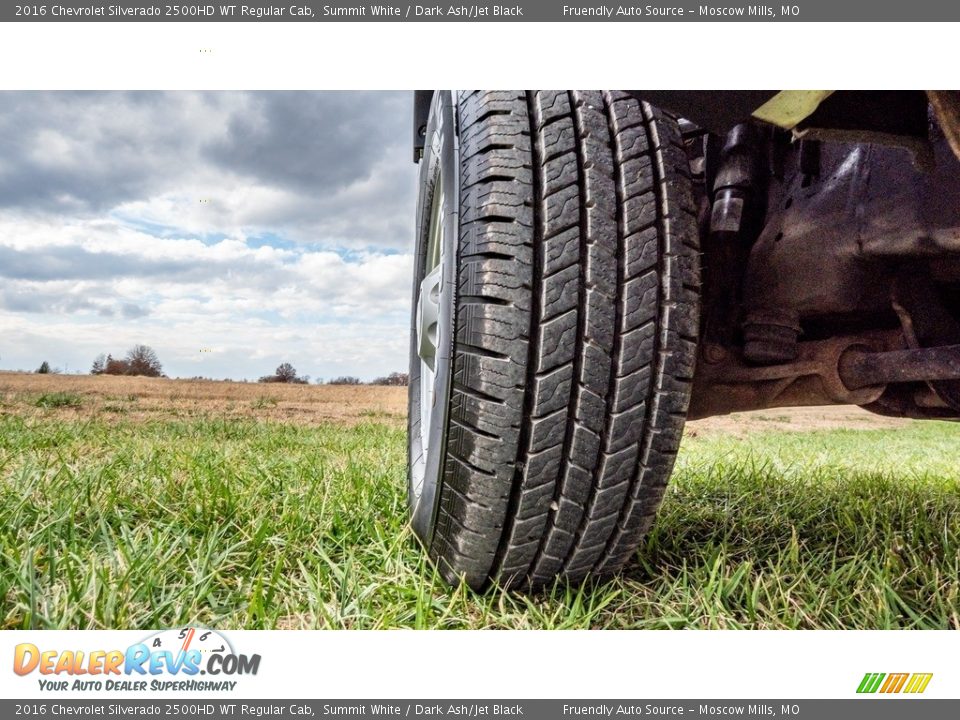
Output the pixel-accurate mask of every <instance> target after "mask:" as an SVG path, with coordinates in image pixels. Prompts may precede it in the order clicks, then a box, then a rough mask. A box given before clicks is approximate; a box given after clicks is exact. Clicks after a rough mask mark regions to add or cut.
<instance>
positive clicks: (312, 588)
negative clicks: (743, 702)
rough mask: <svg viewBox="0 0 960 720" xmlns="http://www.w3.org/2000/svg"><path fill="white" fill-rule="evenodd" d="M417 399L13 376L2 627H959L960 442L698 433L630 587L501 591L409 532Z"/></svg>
mask: <svg viewBox="0 0 960 720" xmlns="http://www.w3.org/2000/svg"><path fill="white" fill-rule="evenodd" d="M404 395H405V390H404V389H394V388H366V387H361V388H331V387H318V386H309V387H303V386H298V387H278V386H273V385H271V386H263V385H255V384H239V383H215V382H185V381H172V380H140V379H130V378H107V377H64V376H49V377H41V376H33V375H16V374H0V598H2V605H0V622H2V627H4V628H73V627H79V628H93V627H107V628H159V627H173V626H178V625H183V624H186V623H188V622H197V623H200V624H204V625H209V626H214V627H218V628H238V627H246V628H314V627H322V628H328V627H329V628H395V627H414V628H685V627H694V628H953V629H960V463H958V461H957V457H958V448H960V442H958V441H960V427H957V426H953V425H950V424H946V423H912V422H905V421H890V420H886V419H883V418H873V417H872V416H867V415H865V414H862V413H859V412H858V411H855V410H853V411H851V410H845V409H844V410H842V411H839V413H838V412H823V411H810V410H806V411H798V412H789V411H770V412H767V413H759V414H757V413H755V414H752V415H750V416H748V417H745V418H736V419H733V420H728V419H721V420H708V421H703V422H701V423H695V424H691V426H690V428H689V429H690V432H688V435H687V437H686V439H685V441H684V447H683V449H682V451H681V454H680V458H679V460H678V463H677V472H676V474H675V477H674V480H673V482H672V483H671V486H670V491H669V493H668V496H667V499H666V502H665V503H664V506H663V511H662V512H661V514H660V516H659V518H658V521H657V524H656V526H655V528H654V529H653V531H652V533H651V534H650V535H649V537H648V538H647V540H646V543H645V544H644V546H643V547H642V548H641V550H640V552H639V553H638V556H637V559H636V562H635V564H634V565H633V566H632V567H631V568H630V569H629V570H628V571H627V572H626V573H625V574H624V575H623V576H622V577H620V578H618V579H615V580H612V581H609V582H607V583H602V584H587V585H584V586H582V587H567V586H557V587H556V588H554V589H553V591H552V592H549V593H545V594H541V595H536V596H525V595H522V594H514V593H502V592H497V591H492V592H490V593H487V594H485V595H482V596H479V595H476V594H474V593H472V592H470V591H469V590H467V589H466V588H459V589H455V590H450V589H448V588H447V587H445V586H444V585H443V584H442V583H441V582H440V581H439V580H438V578H437V577H436V576H435V574H434V572H433V571H432V569H431V568H430V566H429V565H428V564H427V563H425V562H424V560H423V557H422V555H421V553H420V552H419V551H418V550H417V548H416V547H415V545H414V543H413V540H412V538H411V535H410V532H409V530H408V528H407V527H406V524H405V496H404V482H405V439H404V434H405V431H404V417H403V413H404ZM841 427H849V428H853V429H839V428H841Z"/></svg>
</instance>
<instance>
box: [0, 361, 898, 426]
mask: <svg viewBox="0 0 960 720" xmlns="http://www.w3.org/2000/svg"><path fill="white" fill-rule="evenodd" d="M56 393H63V394H66V395H68V396H73V397H76V398H78V399H79V401H80V402H79V404H78V405H76V406H70V405H64V406H57V404H56V403H55V402H54V403H51V404H44V403H43V402H42V401H41V398H43V397H44V396H50V395H54V394H56ZM38 401H41V402H40V405H39V406H38ZM406 410H407V389H406V388H402V387H378V386H370V385H284V384H279V383H269V384H268V383H255V382H249V383H243V382H233V381H227V380H223V381H219V380H175V379H168V378H143V377H122V376H110V375H97V376H94V375H37V374H35V373H0V413H16V414H19V415H24V414H26V415H29V414H34V413H43V414H44V415H47V416H49V414H50V413H51V412H54V413H60V414H63V415H64V416H66V417H73V418H76V417H83V416H91V415H92V416H101V417H102V416H107V417H111V416H112V417H116V418H117V419H121V418H122V419H125V420H146V419H164V418H170V417H191V416H210V415H215V416H220V417H246V418H250V417H254V418H260V419H263V420H272V421H279V422H291V423H302V424H307V425H317V424H323V423H328V422H336V423H346V424H354V423H357V422H362V421H370V420H377V421H383V422H388V423H391V424H402V423H403V422H404V421H405V420H406ZM907 422H908V421H904V420H898V419H895V418H887V417H882V416H879V415H874V414H872V413H869V412H866V411H864V410H861V409H860V408H857V407H845V406H838V407H808V408H777V409H774V410H761V411H757V412H751V413H737V414H735V415H727V416H722V417H715V418H707V419H705V420H697V421H693V422H690V423H688V424H687V434H688V435H689V436H691V437H697V436H701V435H713V434H732V435H737V436H743V435H749V434H753V433H757V432H770V431H791V430H792V431H798V432H804V431H809V430H835V429H841V428H846V429H853V430H860V429H862V430H870V429H883V428H896V427H901V426H905V425H906V424H907Z"/></svg>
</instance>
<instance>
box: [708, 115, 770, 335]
mask: <svg viewBox="0 0 960 720" xmlns="http://www.w3.org/2000/svg"><path fill="white" fill-rule="evenodd" d="M766 139H767V137H766V133H765V132H764V131H763V130H761V129H760V128H759V127H757V126H756V125H754V124H751V123H742V124H740V125H737V126H735V127H734V128H733V129H732V130H731V131H730V132H729V133H727V136H726V138H725V139H724V142H723V146H722V147H721V148H720V151H719V153H718V155H717V156H716V160H715V167H716V172H715V173H713V187H712V191H713V192H712V195H711V198H712V202H711V206H710V220H709V232H708V235H707V242H706V243H705V248H704V249H705V253H706V257H705V259H704V264H705V266H708V267H709V272H706V273H705V277H706V278H707V283H706V285H705V287H704V308H705V321H706V322H705V328H704V336H705V338H704V339H705V340H706V342H707V343H708V344H714V345H716V344H719V345H720V346H728V347H729V346H731V345H733V344H735V341H736V334H737V332H738V329H739V324H740V323H739V314H740V307H741V305H742V302H741V278H742V277H743V272H744V268H745V267H746V264H747V258H748V257H749V254H750V247H751V246H752V245H753V242H754V241H755V240H756V238H757V236H758V235H759V233H760V229H761V227H762V220H763V216H764V213H765V211H766V185H767V177H768V172H767V163H766ZM710 154H711V153H710V152H709V150H708V156H709V155H710Z"/></svg>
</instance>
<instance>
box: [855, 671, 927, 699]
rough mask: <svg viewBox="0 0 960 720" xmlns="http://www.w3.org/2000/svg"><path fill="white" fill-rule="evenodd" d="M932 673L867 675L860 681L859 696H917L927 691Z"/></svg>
mask: <svg viewBox="0 0 960 720" xmlns="http://www.w3.org/2000/svg"><path fill="white" fill-rule="evenodd" d="M931 678H933V673H889V674H887V673H867V674H866V675H864V676H863V680H861V681H860V685H859V686H858V687H857V692H858V693H860V694H868V695H869V694H873V693H882V694H888V695H889V694H891V693H910V694H919V693H922V692H923V691H924V690H926V689H927V685H929V684H930V680H931Z"/></svg>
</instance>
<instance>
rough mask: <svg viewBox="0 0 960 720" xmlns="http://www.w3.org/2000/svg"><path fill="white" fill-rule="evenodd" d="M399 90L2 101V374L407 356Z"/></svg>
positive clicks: (411, 177) (331, 365)
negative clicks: (144, 360) (125, 363)
mask: <svg viewBox="0 0 960 720" xmlns="http://www.w3.org/2000/svg"><path fill="white" fill-rule="evenodd" d="M411 113H412V96H411V94H409V93H386V92H380V93H334V92H319V93H314V92H294V93H274V92H270V93H186V92H175V93H119V92H113V93H73V92H69V93H68V92H55V93H12V92H0V369H5V370H11V369H25V370H32V369H35V368H36V367H37V366H39V365H40V363H41V361H43V360H47V361H49V362H50V364H51V365H53V366H55V367H59V368H67V369H68V370H69V371H70V372H73V371H75V370H82V371H84V372H86V371H88V370H89V368H90V364H91V362H92V361H93V359H94V357H95V356H96V355H98V354H99V353H107V352H112V353H113V354H114V355H122V354H123V353H124V352H125V351H126V349H128V348H129V347H130V346H131V345H133V344H135V343H145V344H147V345H150V346H152V347H153V348H154V349H155V350H156V351H157V354H158V355H159V356H160V360H161V361H162V363H163V365H164V369H165V370H166V372H167V373H168V374H169V375H171V376H179V377H192V376H194V375H203V376H207V377H214V378H235V379H240V378H251V379H252V378H256V377H258V376H260V375H264V374H268V373H271V372H272V371H273V369H274V368H275V367H276V366H277V365H278V364H279V363H281V362H291V363H293V365H294V366H295V367H296V368H297V370H298V371H299V372H300V373H301V374H309V375H311V376H313V377H314V378H316V377H323V378H330V377H332V376H335V375H342V374H350V375H358V376H360V377H362V378H364V379H369V378H371V377H373V376H375V375H381V374H385V373H387V372H390V371H392V370H403V369H405V366H406V363H407V332H408V325H409V317H408V313H409V305H410V286H411V264H412V260H411V253H412V237H413V230H412V225H413V214H414V203H415V190H416V166H415V165H414V164H413V163H412V162H411V159H410V147H409V135H410V126H411V124H412V119H411Z"/></svg>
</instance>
